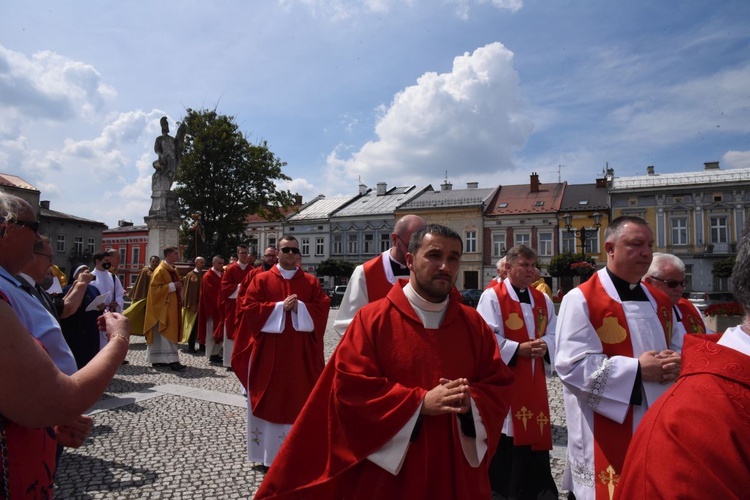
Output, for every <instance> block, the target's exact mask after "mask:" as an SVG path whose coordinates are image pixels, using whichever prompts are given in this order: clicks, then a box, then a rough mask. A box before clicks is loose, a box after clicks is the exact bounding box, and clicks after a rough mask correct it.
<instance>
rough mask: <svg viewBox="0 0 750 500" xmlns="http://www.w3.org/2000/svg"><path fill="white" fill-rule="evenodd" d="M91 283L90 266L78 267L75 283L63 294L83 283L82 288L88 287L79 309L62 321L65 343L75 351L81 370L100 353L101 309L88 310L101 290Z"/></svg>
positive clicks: (74, 275) (102, 307)
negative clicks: (99, 321) (99, 322)
mask: <svg viewBox="0 0 750 500" xmlns="http://www.w3.org/2000/svg"><path fill="white" fill-rule="evenodd" d="M90 281H91V274H90V273H89V268H88V266H78V267H77V268H76V270H75V272H73V281H72V282H71V283H70V284H69V285H67V286H66V287H65V288H64V289H63V294H67V293H68V292H69V290H70V289H71V288H72V287H74V286H75V285H76V283H81V285H80V286H83V285H85V286H86V291H85V292H84V295H83V300H81V305H80V306H78V309H76V311H75V312H74V313H73V314H71V315H70V316H68V317H67V318H62V319H61V320H60V326H61V327H62V331H63V335H64V336H65V342H67V343H68V346H69V347H70V350H71V351H73V356H75V358H76V365H78V369H79V370H80V369H81V368H83V367H84V366H86V363H88V362H89V361H91V359H92V358H93V357H94V356H96V353H97V352H99V325H98V323H97V320H98V319H99V316H101V315H102V312H101V310H100V309H94V310H93V311H87V310H86V309H87V308H88V307H89V304H91V303H92V302H93V301H94V299H96V297H97V296H98V295H99V290H97V289H96V287H95V286H93V285H90V284H88V283H89V282H90ZM101 309H104V304H102V305H101Z"/></svg>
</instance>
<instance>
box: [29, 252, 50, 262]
mask: <svg viewBox="0 0 750 500" xmlns="http://www.w3.org/2000/svg"><path fill="white" fill-rule="evenodd" d="M34 255H41V256H42V257H47V258H48V259H49V261H50V262H52V259H54V256H53V255H50V254H48V253H42V252H34Z"/></svg>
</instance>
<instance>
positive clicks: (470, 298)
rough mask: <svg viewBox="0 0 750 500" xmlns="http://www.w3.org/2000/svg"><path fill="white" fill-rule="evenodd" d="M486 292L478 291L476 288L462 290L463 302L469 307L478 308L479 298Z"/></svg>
mask: <svg viewBox="0 0 750 500" xmlns="http://www.w3.org/2000/svg"><path fill="white" fill-rule="evenodd" d="M483 291H484V290H477V289H476V288H467V289H465V290H461V301H462V302H463V303H464V304H466V305H467V306H471V307H477V304H479V297H481V296H482V292H483Z"/></svg>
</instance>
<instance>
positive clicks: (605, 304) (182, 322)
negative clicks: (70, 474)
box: [0, 193, 750, 499]
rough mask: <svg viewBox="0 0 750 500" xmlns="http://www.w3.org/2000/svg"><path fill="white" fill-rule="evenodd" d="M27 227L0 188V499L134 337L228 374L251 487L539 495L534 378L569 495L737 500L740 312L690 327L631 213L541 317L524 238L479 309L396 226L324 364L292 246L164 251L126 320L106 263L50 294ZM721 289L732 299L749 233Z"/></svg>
mask: <svg viewBox="0 0 750 500" xmlns="http://www.w3.org/2000/svg"><path fill="white" fill-rule="evenodd" d="M38 228H39V225H38V222H37V221H36V219H35V215H34V212H33V210H32V208H31V207H30V206H29V205H28V204H27V203H26V202H24V201H23V200H20V199H19V198H15V197H13V196H9V195H5V194H2V193H0V321H3V322H4V324H5V325H6V332H5V333H4V334H3V335H0V376H2V380H3V382H2V383H0V430H2V434H1V436H2V441H3V442H2V443H1V444H2V446H0V449H2V450H3V454H2V457H1V458H2V461H0V472H2V474H0V497H9V498H22V497H24V495H29V492H31V494H32V495H33V496H37V497H41V496H44V495H48V494H50V492H51V488H52V484H53V478H54V471H55V463H56V461H57V460H58V459H59V455H60V452H61V450H62V449H63V447H65V446H73V447H75V446H80V445H81V444H82V443H83V441H84V439H85V438H86V436H87V435H88V433H89V432H90V430H91V427H92V420H91V418H89V417H86V416H83V415H82V412H84V411H85V410H86V409H87V408H88V407H89V406H91V404H93V403H94V402H95V401H96V400H97V399H98V398H99V397H100V396H101V394H102V393H103V391H104V390H105V388H106V387H107V384H108V383H109V381H110V380H111V378H112V377H113V375H114V373H115V372H116V370H117V369H118V367H119V366H120V365H121V364H122V363H123V362H125V355H126V352H127V347H128V342H129V337H130V334H131V332H132V333H135V334H140V335H144V336H145V340H146V344H147V352H146V360H147V362H148V363H150V364H151V365H152V366H153V367H154V368H157V369H166V370H172V371H181V370H183V369H185V365H184V364H182V363H181V362H180V349H179V347H178V346H179V345H180V344H186V348H185V351H186V352H189V353H194V354H197V353H204V354H205V356H206V357H207V358H208V361H209V362H211V363H213V364H216V365H219V366H225V367H227V370H230V371H232V372H233V373H234V374H235V375H236V376H237V378H238V380H239V383H240V386H241V387H240V388H239V390H241V391H242V392H243V393H244V394H245V395H246V396H247V458H248V460H249V461H251V462H254V463H256V464H258V466H257V467H258V468H260V469H261V470H263V471H264V472H265V473H266V474H265V478H264V480H263V483H262V484H261V486H260V489H259V490H258V492H257V494H256V498H258V499H264V498H285V499H287V498H289V499H291V498H300V499H302V498H319V499H329V498H389V497H391V498H451V499H453V498H456V499H459V498H460V499H475V498H490V497H491V496H492V495H493V494H494V495H495V496H496V497H497V498H503V499H556V498H558V496H559V492H558V488H557V485H556V484H555V481H554V479H553V477H552V471H551V467H550V453H549V452H550V450H551V449H552V445H553V438H552V417H551V414H550V402H549V396H548V393H547V378H548V377H551V376H553V375H554V373H556V374H557V376H559V378H560V380H561V382H562V385H563V396H564V404H565V414H566V421H567V431H568V433H567V434H568V442H567V461H566V467H565V472H564V477H563V484H562V487H563V489H564V490H567V491H569V498H577V499H600V498H607V499H611V498H672V497H675V498H676V497H680V498H683V497H684V498H703V497H705V496H707V495H709V494H713V496H718V497H720V498H735V497H736V498H741V497H742V495H744V491H745V489H744V481H743V478H747V477H748V476H749V475H750V474H749V473H750V454H749V453H750V452H749V451H748V450H750V442H748V440H749V439H750V437H749V436H750V432H747V431H748V429H747V425H748V421H750V420H748V418H747V416H748V408H750V376H748V371H750V358H748V356H750V315H748V316H746V318H745V321H744V323H743V324H742V325H738V326H737V327H735V328H731V329H730V330H728V331H727V332H726V333H724V334H723V335H722V334H721V333H717V334H713V332H710V331H709V329H708V328H707V327H706V324H705V322H704V320H703V317H702V316H701V313H700V312H699V311H698V310H697V309H696V308H695V307H694V306H693V305H692V304H690V303H689V302H688V301H686V300H684V299H683V298H682V292H683V290H684V287H685V265H684V263H682V261H681V260H680V259H679V258H677V257H675V256H674V255H668V254H659V253H653V250H652V248H653V233H652V230H651V228H650V227H649V225H648V224H647V223H646V221H644V220H643V219H640V218H638V217H633V216H622V217H618V218H616V219H614V220H612V221H611V222H610V224H609V225H608V227H607V230H606V232H605V235H604V240H605V244H604V248H605V252H606V255H607V263H606V266H605V267H604V268H602V269H600V270H599V271H597V272H596V273H594V274H593V275H592V276H591V277H590V278H589V279H588V280H586V281H585V282H584V283H582V284H581V285H580V286H579V287H577V288H575V289H574V290H572V291H571V292H569V293H568V294H566V295H565V296H564V298H563V299H562V303H561V304H560V307H559V313H556V310H555V305H554V304H553V301H552V298H551V290H550V289H549V287H548V286H546V283H544V282H543V280H540V276H539V271H538V268H537V255H536V253H535V252H534V251H533V250H532V249H531V248H528V247H527V246H524V245H517V246H515V247H513V248H511V249H509V250H508V252H507V253H506V255H505V256H504V257H503V259H502V260H501V261H499V262H498V265H497V270H498V275H497V277H496V278H495V279H493V280H492V282H491V283H490V284H489V286H488V287H487V288H486V289H485V290H484V292H483V293H482V296H481V298H480V300H479V303H478V305H477V307H476V309H474V308H471V307H468V306H466V305H464V304H463V303H462V300H461V295H460V294H459V293H458V291H457V290H456V288H455V283H456V280H457V278H458V273H459V271H460V267H461V257H462V253H463V241H462V239H461V237H460V235H459V234H457V233H456V232H454V231H453V230H451V229H450V228H448V227H445V226H442V225H439V224H430V223H427V222H426V221H424V220H423V219H422V218H420V217H418V216H416V215H406V216H404V217H402V218H401V219H399V220H398V221H397V223H396V225H395V226H394V230H393V234H392V235H391V247H390V248H389V249H388V250H386V251H384V252H383V253H382V254H380V255H378V256H376V257H374V258H373V259H371V260H369V261H368V262H365V263H364V264H362V265H361V266H358V267H357V268H356V269H355V271H354V273H353V275H352V276H351V278H350V280H349V283H348V287H347V290H346V293H345V295H344V297H343V299H342V303H341V307H340V308H339V310H338V312H337V313H336V314H337V316H336V318H335V321H334V323H333V324H334V329H335V331H336V332H337V333H338V334H339V335H340V336H341V339H340V341H339V344H338V346H337V348H336V350H335V352H334V354H333V356H332V358H331V359H330V360H329V362H328V363H326V361H325V358H324V352H323V346H324V342H323V337H324V334H325V329H326V324H327V322H328V316H329V313H330V312H331V309H330V299H329V297H328V295H327V294H326V293H325V291H324V290H323V289H322V287H321V285H320V283H319V281H318V279H317V278H316V277H314V276H312V275H311V274H309V273H307V272H305V271H303V269H302V266H301V254H300V249H299V244H298V242H297V240H296V239H295V238H294V236H291V235H285V236H283V237H282V238H281V239H280V240H279V241H278V244H277V245H276V246H271V247H268V248H266V249H265V250H264V253H263V255H262V259H259V260H257V261H256V260H255V257H254V256H252V255H251V254H250V251H249V249H248V247H247V246H246V245H244V244H240V245H238V246H237V256H236V259H231V260H230V263H229V264H228V265H227V266H225V265H224V264H225V260H224V258H223V257H222V256H218V255H217V256H214V257H212V258H211V265H210V267H209V268H208V269H205V267H206V258H204V257H200V256H197V257H196V258H195V259H194V264H195V266H194V268H193V269H191V270H189V271H188V272H187V273H184V275H183V276H181V275H180V272H179V270H178V268H177V267H176V264H177V261H178V259H179V250H178V249H177V248H175V247H167V248H165V249H164V250H163V255H162V256H161V257H159V256H152V257H151V258H150V259H149V265H148V266H147V267H145V268H144V269H143V270H142V271H141V273H140V274H139V276H138V279H137V281H136V283H135V285H134V286H133V288H132V290H131V291H130V298H131V300H132V305H131V306H130V307H129V308H128V309H127V310H126V311H125V312H124V313H123V307H124V303H123V294H124V291H123V289H122V285H121V284H120V283H119V280H118V279H117V278H116V276H115V275H114V274H113V273H112V272H110V271H111V270H114V269H116V267H117V264H118V262H117V260H118V255H117V252H102V253H100V254H97V255H95V256H94V269H93V270H90V269H89V268H88V267H87V266H80V267H79V268H77V269H76V270H75V271H74V272H73V273H72V274H71V276H70V280H69V283H67V284H65V283H60V285H61V286H60V289H59V290H57V289H55V288H54V286H50V284H51V282H52V281H54V280H53V277H55V278H57V277H58V274H52V271H51V269H50V266H51V264H52V262H51V261H52V259H51V257H52V249H51V247H50V243H49V240H48V239H46V238H44V237H43V236H40V235H39V234H38ZM113 261H114V262H113ZM60 276H62V278H63V280H64V279H65V277H64V276H63V275H60ZM43 285H46V286H43ZM45 289H47V290H49V291H51V292H56V293H52V294H50V293H48V292H47V291H45ZM734 290H735V295H736V297H737V299H738V301H739V302H740V303H741V305H742V306H743V308H744V309H745V311H748V312H750V235H748V234H746V235H745V236H744V237H743V239H742V241H741V242H740V244H739V245H738V255H737V258H736V264H735V270H734ZM128 318H130V320H129V319H128ZM717 412H718V413H717ZM709 426H710V427H709ZM707 457H709V458H710V462H711V464H712V467H710V472H709V473H705V474H702V475H701V476H700V480H698V478H697V476H696V475H695V474H694V470H693V469H694V467H695V465H696V464H697V463H704V462H705V460H707V459H709V458H707ZM3 495H5V496H3Z"/></svg>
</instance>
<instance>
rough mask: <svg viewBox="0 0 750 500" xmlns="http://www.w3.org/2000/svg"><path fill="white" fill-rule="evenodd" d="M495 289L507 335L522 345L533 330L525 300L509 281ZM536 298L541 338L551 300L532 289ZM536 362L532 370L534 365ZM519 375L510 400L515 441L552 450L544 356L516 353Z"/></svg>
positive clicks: (536, 328) (537, 328) (536, 321)
mask: <svg viewBox="0 0 750 500" xmlns="http://www.w3.org/2000/svg"><path fill="white" fill-rule="evenodd" d="M493 290H494V291H495V295H497V300H498V303H499V304H500V311H502V314H503V318H502V320H503V329H504V332H505V338H507V339H510V340H512V341H514V342H518V343H519V344H520V343H522V342H528V341H529V333H528V330H527V329H526V323H525V322H524V318H523V311H522V310H521V303H520V302H518V301H515V300H513V299H512V298H511V297H510V295H509V294H508V291H507V289H506V288H505V283H504V282H500V283H497V284H496V285H495V286H494V288H493ZM528 290H529V293H530V294H531V296H532V297H533V298H534V309H533V313H534V334H535V336H534V338H535V339H539V338H542V336H543V335H544V334H545V332H546V331H547V322H548V321H549V319H548V318H547V301H546V300H545V299H544V295H543V294H542V292H540V291H539V290H536V289H534V288H529V289H528ZM532 364H533V365H534V370H533V371H532V369H531V366H532ZM510 370H511V371H512V372H513V375H514V376H515V379H516V382H515V388H514V390H513V396H512V398H511V401H510V408H511V411H512V412H514V413H513V415H512V420H511V421H512V422H513V444H515V445H516V446H522V445H530V446H531V449H532V450H551V449H552V431H551V429H550V425H551V421H550V413H549V399H548V397H547V378H546V376H545V373H544V360H543V359H542V358H533V359H532V358H524V357H522V356H516V363H515V366H512V367H510Z"/></svg>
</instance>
